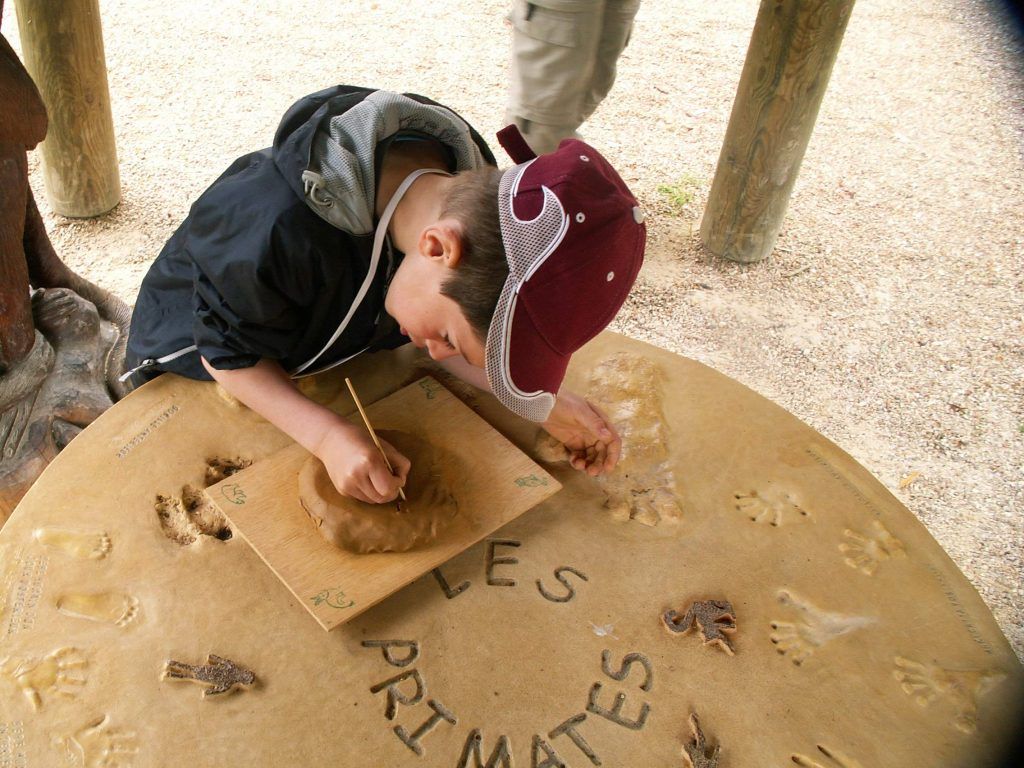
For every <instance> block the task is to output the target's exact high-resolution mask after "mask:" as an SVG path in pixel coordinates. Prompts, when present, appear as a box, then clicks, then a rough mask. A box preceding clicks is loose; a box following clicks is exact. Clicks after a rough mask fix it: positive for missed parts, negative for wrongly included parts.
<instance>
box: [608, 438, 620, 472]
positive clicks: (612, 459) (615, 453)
mask: <svg viewBox="0 0 1024 768" xmlns="http://www.w3.org/2000/svg"><path fill="white" fill-rule="evenodd" d="M621 455H622V440H614V441H612V443H611V444H610V445H609V446H608V454H607V455H606V456H605V458H604V471H605V472H611V471H612V470H613V469H615V465H616V464H618V463H619V456H621Z"/></svg>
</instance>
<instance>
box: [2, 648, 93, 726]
mask: <svg viewBox="0 0 1024 768" xmlns="http://www.w3.org/2000/svg"><path fill="white" fill-rule="evenodd" d="M87 667H88V664H87V663H86V661H85V659H84V658H82V655H81V654H80V653H79V652H78V650H77V649H75V648H59V649H57V650H56V651H54V652H53V653H51V654H49V655H48V656H45V657H43V658H42V659H39V658H33V657H17V656H7V657H5V658H3V659H0V679H2V680H7V681H8V682H10V683H13V684H14V686H15V688H17V689H19V690H20V691H21V692H22V693H23V694H24V695H25V698H27V699H28V701H29V703H30V704H31V705H32V708H33V709H35V710H37V711H38V710H39V709H42V706H43V696H42V695H43V694H44V693H46V694H58V695H61V696H69V697H74V696H77V695H78V693H79V691H81V689H82V686H84V685H85V682H86V674H85V671H86V668H87Z"/></svg>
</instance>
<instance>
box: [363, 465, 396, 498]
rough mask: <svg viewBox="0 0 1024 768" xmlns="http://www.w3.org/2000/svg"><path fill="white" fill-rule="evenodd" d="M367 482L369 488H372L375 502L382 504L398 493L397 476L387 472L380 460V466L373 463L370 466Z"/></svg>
mask: <svg viewBox="0 0 1024 768" xmlns="http://www.w3.org/2000/svg"><path fill="white" fill-rule="evenodd" d="M369 483H370V489H372V490H373V496H374V503H375V504H383V503H384V502H385V501H391V500H392V499H394V498H395V497H396V496H397V495H398V486H399V484H400V481H399V479H398V478H397V477H395V476H394V475H392V474H391V473H390V472H388V468H387V467H386V466H384V462H381V463H380V466H376V465H375V466H373V467H371V468H370V474H369ZM370 489H367V490H370Z"/></svg>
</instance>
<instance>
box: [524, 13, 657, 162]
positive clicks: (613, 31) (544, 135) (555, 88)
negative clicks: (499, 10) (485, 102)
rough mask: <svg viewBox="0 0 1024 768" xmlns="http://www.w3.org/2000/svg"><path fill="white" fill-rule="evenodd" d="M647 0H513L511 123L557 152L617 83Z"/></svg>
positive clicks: (539, 148) (534, 144)
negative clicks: (617, 66)
mask: <svg viewBox="0 0 1024 768" xmlns="http://www.w3.org/2000/svg"><path fill="white" fill-rule="evenodd" d="M639 7H640V0H536V2H526V0H514V4H513V8H512V13H511V14H510V17H509V18H510V20H511V21H512V26H513V30H514V31H513V37H512V73H511V80H512V82H511V87H510V89H509V101H508V109H507V112H506V113H505V119H506V124H507V123H513V122H514V123H516V124H517V125H518V126H519V129H520V131H522V133H523V136H524V137H525V138H526V141H527V143H529V145H530V147H531V148H532V149H533V150H534V151H535V152H538V153H544V152H551V151H552V150H554V149H555V148H557V146H558V142H559V141H561V140H562V139H564V138H567V137H570V136H575V135H576V129H577V128H579V127H580V125H581V124H582V123H583V121H585V120H586V119H587V118H588V117H590V115H591V113H593V111H594V110H595V109H597V106H598V104H600V103H601V101H602V99H604V97H605V96H607V95H608V92H609V91H610V90H611V87H612V84H613V83H614V82H615V64H616V61H617V60H618V58H619V54H621V53H622V51H623V49H625V47H626V44H627V43H628V42H629V36H630V33H631V32H632V30H633V19H634V17H635V16H636V13H637V10H638V9H639Z"/></svg>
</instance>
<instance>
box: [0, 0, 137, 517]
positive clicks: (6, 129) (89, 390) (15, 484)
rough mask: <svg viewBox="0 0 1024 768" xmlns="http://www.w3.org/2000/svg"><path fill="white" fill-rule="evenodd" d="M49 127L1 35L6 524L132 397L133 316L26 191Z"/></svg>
mask: <svg viewBox="0 0 1024 768" xmlns="http://www.w3.org/2000/svg"><path fill="white" fill-rule="evenodd" d="M2 10H3V0H0V11H2ZM46 126H47V118H46V109H45V106H44V105H43V101H42V99H41V98H40V96H39V91H38V90H37V89H36V87H35V84H34V83H33V82H32V79H31V78H30V77H29V75H28V73H27V72H26V71H25V68H24V67H23V66H22V65H21V62H20V61H19V60H18V58H17V56H16V55H15V53H14V50H13V49H12V48H11V46H10V45H9V44H8V43H7V41H6V40H5V39H4V38H3V37H2V36H0V307H2V312H0V524H2V523H3V521H5V520H6V519H7V517H8V515H9V514H10V513H11V511H12V510H13V509H14V507H15V505H16V504H17V503H18V501H19V500H20V499H21V497H22V496H23V495H24V494H25V492H26V491H27V490H28V488H29V486H30V485H31V484H32V482H33V481H34V480H35V478H36V477H38V476H39V473H40V472H42V470H43V468H44V467H45V466H46V465H47V464H48V463H49V462H50V460H51V459H53V457H54V456H55V455H56V454H57V453H58V452H59V451H60V450H61V449H62V448H63V447H64V446H65V445H67V443H68V441H70V440H71V438H72V437H74V436H75V435H76V434H78V432H79V431H81V429H82V428H83V427H84V426H85V425H86V424H89V423H90V422H91V421H93V420H94V419H95V418H96V417H97V416H99V414H100V413H102V412H103V411H104V410H106V409H107V408H108V407H109V406H110V405H111V403H112V402H113V400H114V399H117V398H118V397H120V396H121V395H122V394H124V389H123V387H122V386H121V385H120V384H119V383H118V382H117V373H118V371H119V370H120V367H121V362H122V361H123V359H124V343H125V341H126V338H127V331H128V323H129V320H130V317H131V309H130V307H128V306H127V305H126V304H125V303H124V302H123V301H121V300H120V299H118V298H117V297H116V296H113V295H111V294H110V293H108V292H107V291H105V290H103V289H102V288H99V287H97V286H95V285H93V284H92V283H90V282H89V281H88V280H85V279H83V278H82V277H80V276H79V275H77V274H75V273H74V272H72V271H71V270H70V269H68V267H67V266H66V265H65V264H64V263H63V262H62V261H61V260H60V259H59V258H58V256H57V254H56V253H55V252H54V250H53V246H52V245H51V244H50V239H49V237H48V236H47V234H46V228H45V226H44V225H43V220H42V217H41V216H40V215H39V209H38V208H37V207H36V203H35V199H34V198H33V196H32V190H31V189H30V188H29V185H28V162H27V158H26V152H27V151H28V150H30V149H32V148H33V147H35V146H36V144H38V143H39V142H40V141H41V140H42V139H43V137H44V136H45V135H46Z"/></svg>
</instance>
